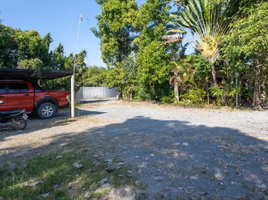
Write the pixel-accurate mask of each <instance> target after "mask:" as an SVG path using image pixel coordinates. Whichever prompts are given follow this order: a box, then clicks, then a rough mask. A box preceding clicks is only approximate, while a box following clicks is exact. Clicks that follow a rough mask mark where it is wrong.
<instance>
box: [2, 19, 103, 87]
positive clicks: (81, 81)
mask: <svg viewBox="0 0 268 200" xmlns="http://www.w3.org/2000/svg"><path fill="white" fill-rule="evenodd" d="M52 41H53V39H52V37H51V35H50V33H48V34H47V35H45V36H44V37H41V36H40V34H39V33H38V32H37V31H35V30H30V31H22V30H20V29H13V28H11V27H7V26H4V25H1V24H0V55H1V56H0V68H20V69H36V70H42V69H46V70H72V68H73V65H74V55H73V54H70V55H69V56H65V55H64V47H63V45H62V44H59V45H58V47H57V48H56V49H54V50H49V47H50V44H51V42H52ZM86 55H87V53H86V51H85V50H83V51H81V52H80V53H78V54H77V55H75V56H76V59H75V60H76V72H77V74H76V80H77V81H76V89H78V88H79V87H80V86H101V85H103V84H104V85H105V83H104V82H105V80H106V71H107V69H105V68H98V67H96V66H95V67H87V66H86V64H85V61H84V60H85V57H86ZM40 78H42V77H40ZM69 79H70V78H69V77H67V78H62V79H58V80H42V81H41V85H42V87H43V88H44V89H65V90H70V80H69Z"/></svg>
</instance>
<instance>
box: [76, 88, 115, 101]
mask: <svg viewBox="0 0 268 200" xmlns="http://www.w3.org/2000/svg"><path fill="white" fill-rule="evenodd" d="M117 94H118V88H109V87H81V88H80V89H79V91H78V93H77V99H78V100H83V99H95V98H111V97H116V96H117Z"/></svg>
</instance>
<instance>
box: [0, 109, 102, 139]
mask: <svg viewBox="0 0 268 200" xmlns="http://www.w3.org/2000/svg"><path fill="white" fill-rule="evenodd" d="M104 113H105V112H96V111H89V110H82V109H76V117H85V116H90V117H93V116H96V115H100V114H104ZM74 121H76V119H70V111H61V112H59V113H57V114H56V115H55V117H53V118H51V119H40V118H39V117H38V116H37V115H36V114H31V115H30V116H29V119H28V125H27V128H26V129H25V130H23V131H14V130H13V129H12V128H6V129H3V130H0V142H1V141H4V140H5V137H8V136H11V135H12V136H14V135H21V134H27V133H31V132H33V131H36V130H42V129H47V128H51V127H56V126H64V125H68V124H69V123H71V122H74Z"/></svg>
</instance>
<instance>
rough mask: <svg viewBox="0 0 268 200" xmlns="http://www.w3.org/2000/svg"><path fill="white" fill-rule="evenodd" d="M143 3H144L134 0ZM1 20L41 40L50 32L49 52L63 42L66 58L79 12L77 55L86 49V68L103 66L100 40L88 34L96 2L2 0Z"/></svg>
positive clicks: (93, 23) (72, 47) (93, 24)
mask: <svg viewBox="0 0 268 200" xmlns="http://www.w3.org/2000/svg"><path fill="white" fill-rule="evenodd" d="M136 1H137V2H138V4H142V3H144V2H145V0H136ZM0 11H1V15H0V19H2V20H3V21H2V24H4V25H6V26H11V27H13V28H20V29H22V30H31V29H34V30H37V31H38V32H39V33H40V34H41V36H42V37H43V36H44V35H45V34H47V33H48V32H50V33H51V36H52V38H53V40H54V41H53V43H52V44H51V49H54V48H56V47H57V46H58V44H59V43H62V44H63V46H64V50H65V54H66V55H67V56H68V55H69V54H70V53H72V52H74V51H75V43H76V35H77V28H78V20H79V15H80V12H82V13H83V15H84V19H85V20H84V21H83V22H82V23H81V28H80V34H79V40H78V52H79V51H81V50H83V49H86V51H87V53H88V55H87V58H86V63H87V64H88V65H97V66H105V64H104V63H103V62H102V59H101V58H100V56H101V51H100V44H99V43H100V40H99V39H98V38H96V37H95V36H94V35H93V33H92V32H91V31H90V28H91V27H96V25H97V20H96V19H95V16H96V15H98V14H100V12H101V9H100V6H99V5H98V4H97V3H96V2H95V0H12V1H11V0H1V1H0Z"/></svg>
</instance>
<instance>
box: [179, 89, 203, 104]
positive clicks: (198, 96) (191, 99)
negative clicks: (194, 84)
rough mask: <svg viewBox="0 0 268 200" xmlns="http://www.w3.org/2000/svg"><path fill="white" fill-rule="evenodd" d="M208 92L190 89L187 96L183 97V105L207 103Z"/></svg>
mask: <svg viewBox="0 0 268 200" xmlns="http://www.w3.org/2000/svg"><path fill="white" fill-rule="evenodd" d="M205 96H206V92H205V90H203V89H200V88H195V89H189V90H188V91H187V92H186V93H185V94H183V95H181V96H180V97H181V99H182V102H183V103H186V104H192V105H193V104H195V105H201V104H204V103H205Z"/></svg>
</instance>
